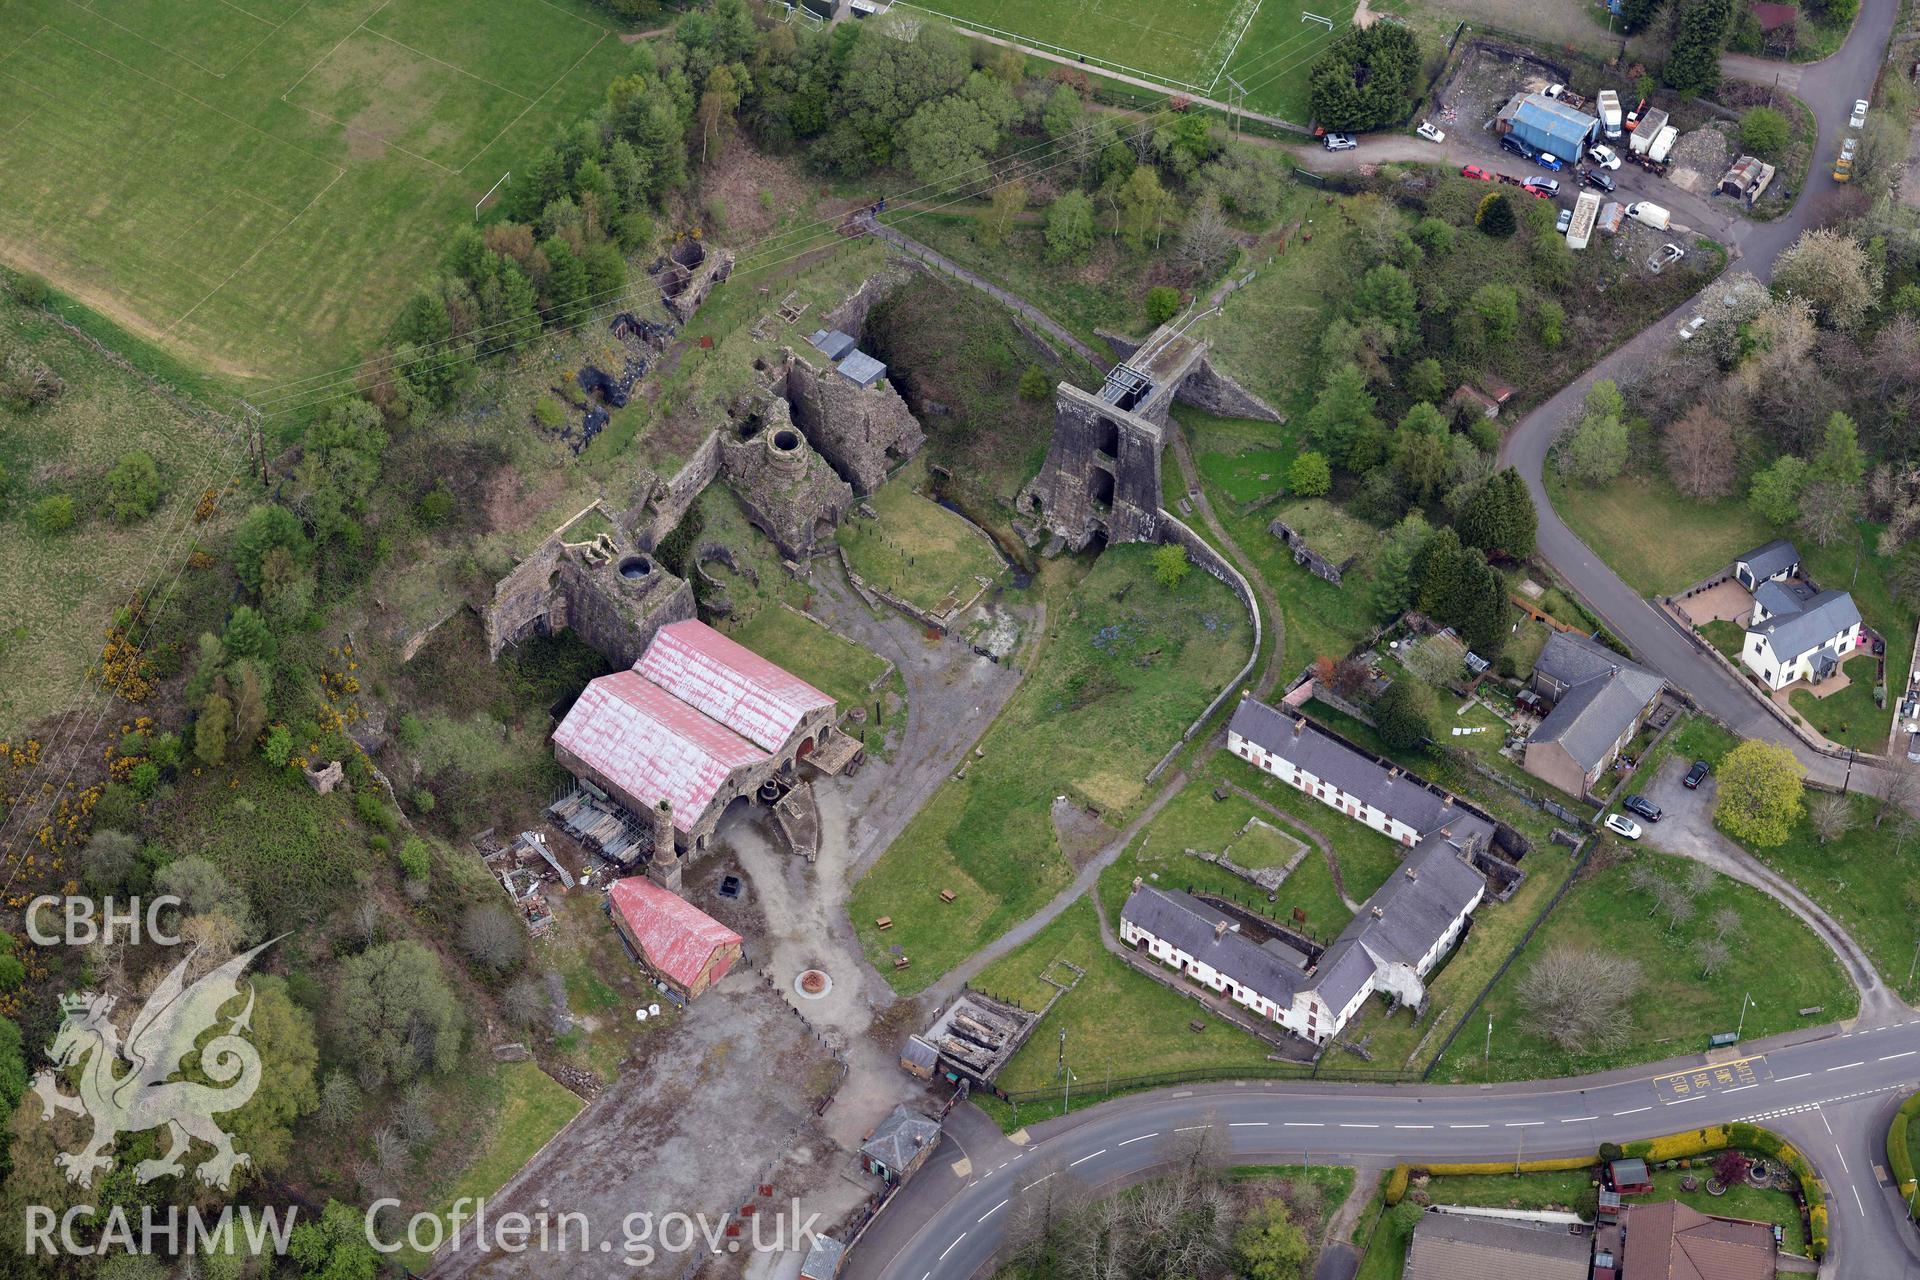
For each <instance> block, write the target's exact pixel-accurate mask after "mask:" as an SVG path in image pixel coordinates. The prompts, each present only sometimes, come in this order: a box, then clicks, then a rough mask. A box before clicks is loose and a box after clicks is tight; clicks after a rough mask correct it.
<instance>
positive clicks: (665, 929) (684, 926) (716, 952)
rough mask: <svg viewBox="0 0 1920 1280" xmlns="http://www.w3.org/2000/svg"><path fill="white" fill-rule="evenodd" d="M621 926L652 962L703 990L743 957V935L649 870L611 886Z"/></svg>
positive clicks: (681, 984)
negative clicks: (651, 877) (650, 875)
mask: <svg viewBox="0 0 1920 1280" xmlns="http://www.w3.org/2000/svg"><path fill="white" fill-rule="evenodd" d="M607 898H608V901H609V902H610V903H611V905H612V907H613V912H614V918H615V920H616V921H617V923H618V924H619V925H620V931H621V932H622V933H624V934H625V935H626V937H627V941H628V942H631V943H632V944H633V945H634V947H635V948H636V949H637V950H638V951H639V952H640V955H641V958H642V959H643V960H645V961H646V963H647V967H648V968H650V969H652V970H653V971H654V972H655V973H657V974H659V975H660V976H661V977H662V978H664V979H666V981H667V982H668V983H669V984H671V985H673V986H674V987H677V988H678V989H679V990H680V991H681V992H682V993H683V994H685V995H687V996H689V997H691V996H697V995H699V994H700V993H701V992H702V991H704V990H706V989H707V987H709V986H710V985H712V984H713V983H715V982H717V981H719V980H720V978H721V977H723V976H724V975H725V974H726V972H727V970H728V969H730V968H732V967H733V962H734V961H735V960H737V959H739V958H740V946H741V942H740V935H739V934H737V933H735V932H734V931H733V930H731V929H729V928H727V926H725V925H723V924H721V923H720V922H719V921H718V920H715V919H714V918H713V917H712V916H710V915H708V914H707V913H706V912H704V911H702V910H701V909H700V908H698V907H696V906H694V905H693V904H692V903H691V902H688V901H687V900H686V899H685V898H682V897H680V896H679V895H678V894H675V893H671V892H669V891H667V890H666V889H663V888H661V887H660V886H659V885H657V884H655V883H653V881H651V880H649V879H647V878H646V877H645V876H629V877H627V878H626V879H624V880H616V881H614V882H613V885H612V886H611V887H610V888H609V889H608V890H607Z"/></svg>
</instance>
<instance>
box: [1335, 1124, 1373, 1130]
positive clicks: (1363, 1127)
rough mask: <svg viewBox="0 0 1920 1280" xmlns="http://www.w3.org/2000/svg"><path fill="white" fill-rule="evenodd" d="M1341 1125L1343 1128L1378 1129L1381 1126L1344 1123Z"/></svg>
mask: <svg viewBox="0 0 1920 1280" xmlns="http://www.w3.org/2000/svg"><path fill="white" fill-rule="evenodd" d="M1340 1127H1341V1128H1342V1129H1378V1128H1379V1127H1380V1126H1379V1125H1377V1124H1343V1125H1341V1126H1340Z"/></svg>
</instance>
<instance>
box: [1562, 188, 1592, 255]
mask: <svg viewBox="0 0 1920 1280" xmlns="http://www.w3.org/2000/svg"><path fill="white" fill-rule="evenodd" d="M1599 216H1600V193H1599V192H1598V191H1582V192H1581V193H1580V198H1579V199H1578V200H1575V201H1574V202H1573V221H1572V222H1570V223H1568V224H1567V248H1569V249H1584V248H1586V247H1587V244H1588V242H1589V241H1591V240H1592V239H1593V224H1594V220H1595V219H1596V218H1598V217H1599Z"/></svg>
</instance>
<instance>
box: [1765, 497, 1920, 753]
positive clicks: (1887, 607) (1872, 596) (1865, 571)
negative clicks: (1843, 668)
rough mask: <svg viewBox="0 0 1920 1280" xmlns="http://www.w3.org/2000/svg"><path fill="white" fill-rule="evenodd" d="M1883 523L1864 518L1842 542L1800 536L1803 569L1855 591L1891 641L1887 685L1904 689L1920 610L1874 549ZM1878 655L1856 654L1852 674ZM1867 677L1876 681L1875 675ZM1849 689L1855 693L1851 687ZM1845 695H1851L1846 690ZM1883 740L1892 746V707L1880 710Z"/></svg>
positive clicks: (1879, 747) (1864, 613) (1826, 583)
mask: <svg viewBox="0 0 1920 1280" xmlns="http://www.w3.org/2000/svg"><path fill="white" fill-rule="evenodd" d="M1880 528H1881V526H1879V525H1877V524H1870V523H1868V522H1867V521H1864V520H1862V521H1861V522H1860V523H1859V524H1857V525H1856V526H1855V527H1854V537H1853V540H1852V541H1851V542H1837V543H1835V544H1834V545H1832V546H1830V547H1821V546H1816V545H1814V544H1813V543H1812V542H1808V541H1806V540H1805V539H1799V540H1796V541H1795V542H1794V546H1796V547H1798V548H1800V565H1801V569H1802V571H1803V572H1804V573H1805V574H1806V575H1807V576H1808V577H1810V578H1812V579H1813V580H1814V581H1815V582H1817V583H1819V584H1820V585H1821V586H1822V587H1833V588H1836V589H1839V590H1842V591H1848V592H1851V593H1852V594H1853V602H1854V603H1855V604H1857V605H1859V606H1860V617H1861V618H1862V619H1864V620H1865V622H1866V624H1867V625H1868V626H1869V627H1872V628H1873V629H1874V630H1875V631H1877V632H1879V633H1880V635H1881V637H1882V638H1883V639H1885V640H1886V642H1887V652H1886V661H1887V688H1888V690H1889V691H1898V690H1900V689H1903V688H1905V687H1906V681H1907V669H1908V668H1909V667H1910V666H1911V665H1912V662H1913V636H1914V627H1915V624H1916V623H1920V613H1916V612H1915V611H1914V608H1913V606H1912V604H1911V603H1909V602H1908V601H1906V600H1904V599H1902V598H1901V597H1899V596H1897V595H1895V594H1894V592H1893V585H1892V583H1893V561H1892V560H1891V559H1890V558H1888V557H1886V556H1883V555H1880V554H1879V553H1878V552H1877V551H1875V550H1874V547H1875V545H1876V544H1877V543H1878V541H1879V537H1880ZM1871 661H1872V655H1871V654H1869V655H1868V656H1867V657H1866V659H1864V660H1863V659H1860V658H1855V659H1854V660H1853V661H1852V662H1849V663H1848V664H1847V674H1848V675H1850V676H1852V677H1853V678H1854V679H1855V680H1856V681H1859V680H1860V679H1862V676H1861V675H1860V672H1861V671H1862V670H1863V669H1864V670H1865V671H1867V672H1869V673H1870V672H1871V671H1872V670H1873V668H1872V666H1871V665H1865V664H1870V663H1871ZM1866 679H1867V683H1868V684H1869V686H1871V684H1872V679H1871V676H1870V675H1869V676H1867V677H1866ZM1847 693H1849V694H1850V693H1852V690H1848V691H1847ZM1872 695H1873V690H1872V688H1871V687H1869V688H1868V689H1867V701H1868V703H1869V704H1871V702H1872V700H1873V698H1872ZM1840 696H1843V697H1844V696H1846V695H1845V694H1843V695H1840ZM1875 718H1877V719H1878V720H1879V725H1880V734H1881V737H1880V740H1879V741H1878V742H1876V743H1875V744H1874V745H1873V748H1872V749H1873V750H1874V751H1876V752H1879V751H1885V750H1886V733H1887V731H1888V730H1890V729H1891V728H1892V727H1893V718H1892V714H1891V712H1890V711H1889V712H1886V713H1880V714H1878V715H1877V716H1876V717H1875Z"/></svg>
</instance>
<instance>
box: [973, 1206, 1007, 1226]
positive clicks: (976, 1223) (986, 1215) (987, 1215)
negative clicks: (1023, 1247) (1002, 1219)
mask: <svg viewBox="0 0 1920 1280" xmlns="http://www.w3.org/2000/svg"><path fill="white" fill-rule="evenodd" d="M1006 1207H1007V1202H1006V1201H1005V1200H1002V1201H1001V1202H1000V1203H999V1204H997V1205H995V1206H993V1208H991V1209H989V1210H987V1211H986V1212H985V1213H983V1214H981V1215H980V1216H979V1217H977V1218H975V1219H974V1220H973V1225H974V1226H976V1227H977V1226H979V1225H980V1224H981V1223H983V1222H985V1221H986V1220H987V1219H988V1218H991V1217H992V1216H993V1215H994V1214H996V1213H998V1212H1000V1211H1001V1210H1002V1209H1004V1208H1006Z"/></svg>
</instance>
